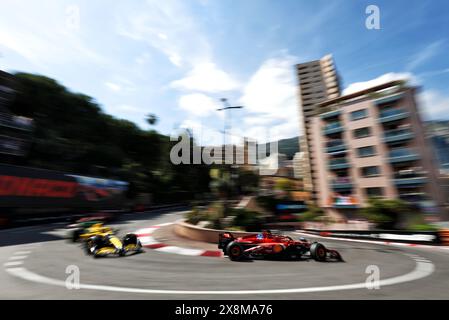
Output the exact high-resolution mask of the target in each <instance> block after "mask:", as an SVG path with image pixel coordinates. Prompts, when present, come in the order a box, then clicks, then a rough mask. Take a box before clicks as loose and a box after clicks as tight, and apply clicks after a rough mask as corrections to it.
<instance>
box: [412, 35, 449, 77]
mask: <svg viewBox="0 0 449 320" xmlns="http://www.w3.org/2000/svg"><path fill="white" fill-rule="evenodd" d="M443 44H444V40H439V41H435V42H432V43H431V44H429V45H427V46H426V47H425V48H423V49H422V50H421V51H419V52H418V53H417V54H415V55H414V56H413V57H412V58H411V59H410V61H409V62H408V63H407V65H406V67H405V69H406V70H407V71H413V70H414V69H416V68H417V67H419V66H421V65H422V64H424V63H425V62H426V61H427V60H429V59H430V58H432V57H434V56H435V55H437V54H438V53H439V52H440V50H441V48H442V47H443Z"/></svg>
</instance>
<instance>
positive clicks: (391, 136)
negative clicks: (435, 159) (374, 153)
mask: <svg viewBox="0 0 449 320" xmlns="http://www.w3.org/2000/svg"><path fill="white" fill-rule="evenodd" d="M412 138H413V132H412V130H410V129H408V128H407V129H394V130H388V131H385V133H384V142H385V143H393V142H400V141H406V140H410V139H412Z"/></svg>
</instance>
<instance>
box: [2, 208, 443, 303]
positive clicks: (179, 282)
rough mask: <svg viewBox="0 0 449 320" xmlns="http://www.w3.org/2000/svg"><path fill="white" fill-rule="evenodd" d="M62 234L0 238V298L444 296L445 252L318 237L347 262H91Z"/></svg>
mask: <svg viewBox="0 0 449 320" xmlns="http://www.w3.org/2000/svg"><path fill="white" fill-rule="evenodd" d="M181 216H182V213H181V212H171V213H148V214H143V213H139V214H131V215H127V216H124V217H123V218H122V219H121V221H119V222H117V224H116V225H115V227H116V228H119V230H120V232H119V233H126V232H133V231H135V230H137V229H139V228H142V227H145V226H149V225H155V224H162V223H167V222H172V221H175V220H177V219H179V218H180V217H181ZM66 232H67V231H66V230H64V225H63V224H53V225H45V226H37V227H25V228H17V229H10V230H3V231H1V232H0V263H1V264H2V268H1V269H0V298H1V299H91V298H94V299H448V298H449V268H447V266H448V265H449V251H447V250H441V249H438V248H432V249H429V248H413V247H401V248H397V247H389V246H384V245H380V244H370V243H356V242H349V241H339V240H331V239H325V240H322V239H320V240H319V241H322V242H323V243H324V244H325V245H326V246H328V247H330V248H334V249H337V250H339V251H340V252H341V254H342V255H343V257H344V259H345V261H346V262H344V263H337V262H336V263H332V262H327V263H320V262H316V261H312V260H301V261H268V260H256V261H249V262H232V261H229V260H228V259H227V258H208V257H200V256H188V255H176V254H169V253H164V252H160V251H157V250H151V249H147V250H146V251H145V252H144V253H141V254H137V255H132V256H127V257H122V258H116V257H107V258H99V259H93V258H92V257H89V256H86V255H85V254H84V252H83V250H81V248H80V245H78V244H72V243H69V242H68V241H67V240H65V239H64V237H65V235H66ZM292 236H293V237H295V236H296V237H298V235H295V234H292ZM78 279H79V281H77V280H78Z"/></svg>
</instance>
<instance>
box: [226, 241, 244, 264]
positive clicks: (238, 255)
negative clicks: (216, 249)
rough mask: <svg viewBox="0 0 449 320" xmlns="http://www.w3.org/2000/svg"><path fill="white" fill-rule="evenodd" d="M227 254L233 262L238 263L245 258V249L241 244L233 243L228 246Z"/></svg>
mask: <svg viewBox="0 0 449 320" xmlns="http://www.w3.org/2000/svg"><path fill="white" fill-rule="evenodd" d="M227 254H228V257H229V259H231V260H232V261H238V260H241V259H242V258H243V248H242V246H241V245H240V244H238V243H235V242H231V243H230V244H228V248H227Z"/></svg>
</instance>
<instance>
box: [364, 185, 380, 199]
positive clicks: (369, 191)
mask: <svg viewBox="0 0 449 320" xmlns="http://www.w3.org/2000/svg"><path fill="white" fill-rule="evenodd" d="M365 194H366V196H367V197H368V198H371V197H382V196H383V195H384V189H383V188H381V187H373V188H365Z"/></svg>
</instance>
